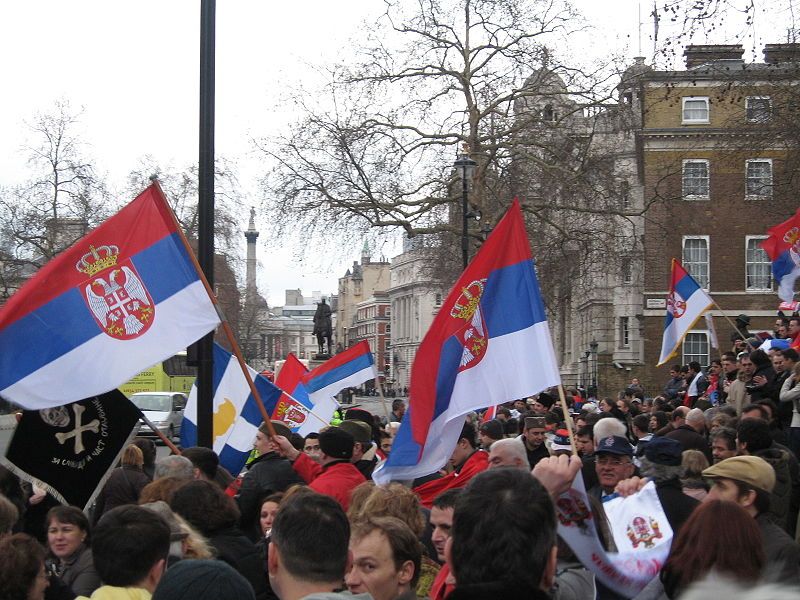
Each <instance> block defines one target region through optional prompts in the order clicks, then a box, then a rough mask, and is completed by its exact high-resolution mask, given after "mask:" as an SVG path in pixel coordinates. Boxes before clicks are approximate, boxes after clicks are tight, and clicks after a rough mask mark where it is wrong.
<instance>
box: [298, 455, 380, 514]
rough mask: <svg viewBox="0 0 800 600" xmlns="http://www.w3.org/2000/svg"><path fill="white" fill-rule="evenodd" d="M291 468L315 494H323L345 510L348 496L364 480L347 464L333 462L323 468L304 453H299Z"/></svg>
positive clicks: (348, 503)
mask: <svg viewBox="0 0 800 600" xmlns="http://www.w3.org/2000/svg"><path fill="white" fill-rule="evenodd" d="M292 468H293V469H294V470H295V471H297V474H298V475H300V477H302V478H303V479H304V480H305V482H306V483H307V484H308V487H310V488H311V489H312V490H314V491H315V492H319V493H320V494H325V495H326V496H330V497H331V498H333V499H334V500H336V501H337V502H338V503H339V504H341V505H342V508H343V509H345V510H347V507H348V506H350V495H351V494H352V493H353V488H355V487H356V486H357V485H359V484H360V483H364V482H365V481H366V479H364V476H363V475H362V474H361V473H360V472H359V470H358V469H356V467H355V465H353V464H352V463H349V462H335V463H331V464H329V465H326V466H324V467H322V466H320V465H319V464H317V463H315V462H314V461H313V460H311V459H310V458H309V457H308V456H307V455H306V454H305V452H301V453H300V455H299V456H298V457H297V459H296V460H295V461H294V462H293V463H292Z"/></svg>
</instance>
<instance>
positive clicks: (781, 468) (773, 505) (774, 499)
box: [753, 448, 792, 531]
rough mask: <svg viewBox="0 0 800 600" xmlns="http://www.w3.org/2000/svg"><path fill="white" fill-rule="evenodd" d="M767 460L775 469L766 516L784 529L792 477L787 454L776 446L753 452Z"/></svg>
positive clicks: (786, 524)
mask: <svg viewBox="0 0 800 600" xmlns="http://www.w3.org/2000/svg"><path fill="white" fill-rule="evenodd" d="M753 455H754V456H758V457H760V458H763V459H764V460H765V461H767V462H768V463H769V464H770V466H771V467H772V470H773V471H775V487H774V488H773V490H772V493H771V494H770V496H769V511H767V513H766V514H767V517H768V518H769V520H770V521H772V522H773V523H775V524H776V525H777V526H778V527H780V528H782V529H783V530H784V531H785V530H786V528H787V526H788V517H789V506H790V504H791V499H792V498H791V496H792V478H791V474H790V472H789V454H788V452H786V451H784V450H780V449H778V448H767V449H766V450H759V451H758V452H753Z"/></svg>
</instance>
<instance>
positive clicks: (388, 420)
mask: <svg viewBox="0 0 800 600" xmlns="http://www.w3.org/2000/svg"><path fill="white" fill-rule="evenodd" d="M375 388H376V389H377V390H378V397H379V398H380V399H381V405H383V412H385V413H386V423H387V424H388V423H391V422H392V417H391V415H390V414H389V407H388V406H387V405H386V398H384V396H383V384H382V383H381V380H380V379H379V378H378V376H377V375H375Z"/></svg>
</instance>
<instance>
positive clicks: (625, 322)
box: [618, 317, 631, 348]
mask: <svg viewBox="0 0 800 600" xmlns="http://www.w3.org/2000/svg"><path fill="white" fill-rule="evenodd" d="M618 331H619V347H620V348H630V347H631V318H630V317H619V327H618Z"/></svg>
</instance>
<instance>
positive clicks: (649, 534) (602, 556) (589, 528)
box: [556, 473, 672, 598]
mask: <svg viewBox="0 0 800 600" xmlns="http://www.w3.org/2000/svg"><path fill="white" fill-rule="evenodd" d="M603 509H604V511H605V513H606V514H605V518H606V519H607V521H608V524H609V529H610V531H611V535H612V536H613V538H614V545H615V546H616V548H617V552H607V551H606V550H605V549H604V548H603V545H602V543H601V542H600V538H599V536H598V533H597V519H598V515H595V514H593V513H592V510H591V504H590V503H589V498H588V496H587V494H586V488H585V486H584V484H583V477H582V476H581V474H580V473H578V476H577V477H576V478H575V481H574V482H573V485H572V488H571V489H570V490H569V491H567V492H565V493H564V494H562V495H561V496H559V497H558V499H557V500H556V514H557V516H558V535H559V536H561V538H562V539H563V540H564V541H565V542H566V543H567V544H568V545H569V547H570V549H571V550H572V551H573V552H574V553H575V556H576V557H577V558H578V560H580V561H581V563H583V565H584V566H585V567H586V568H587V569H589V570H591V571H592V572H593V573H594V574H595V577H596V578H597V580H598V581H600V582H602V583H603V585H605V586H606V587H608V588H609V589H611V590H613V591H615V592H617V593H618V594H621V595H623V596H625V597H626V598H631V597H633V596H636V595H637V594H638V593H639V592H640V591H641V590H642V588H644V586H646V585H647V584H648V583H649V582H650V581H651V580H652V579H653V577H656V576H657V575H658V573H659V571H660V570H661V567H662V566H663V565H664V562H665V561H666V559H667V555H668V554H669V549H670V545H671V544H672V528H671V527H670V526H669V523H668V522H667V517H666V515H665V514H664V509H663V508H662V507H661V503H660V502H659V500H658V494H656V488H655V485H654V484H653V483H652V482H649V483H648V484H647V485H645V486H644V488H642V490H641V491H640V492H639V493H637V494H634V495H633V496H628V497H627V498H621V497H617V498H614V499H613V500H609V501H607V502H605V503H604V504H603ZM599 518H603V517H602V515H600V516H599Z"/></svg>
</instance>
